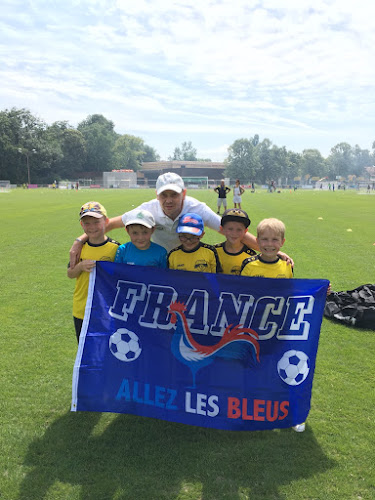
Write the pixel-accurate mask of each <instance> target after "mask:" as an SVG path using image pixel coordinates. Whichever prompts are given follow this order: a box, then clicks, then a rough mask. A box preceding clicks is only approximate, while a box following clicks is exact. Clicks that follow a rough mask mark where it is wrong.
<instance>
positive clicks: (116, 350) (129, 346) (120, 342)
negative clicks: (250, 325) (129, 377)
mask: <svg viewBox="0 0 375 500" xmlns="http://www.w3.org/2000/svg"><path fill="white" fill-rule="evenodd" d="M109 349H110V351H111V353H112V354H113V355H114V356H115V358H117V359H119V360H120V361H126V362H128V361H129V362H130V361H134V360H135V359H137V358H138V356H139V355H140V354H141V351H142V348H141V344H140V342H139V338H138V336H137V335H136V334H135V333H134V332H131V331H129V330H127V329H126V328H119V329H118V330H117V331H116V332H115V333H113V334H112V335H111V336H110V337H109Z"/></svg>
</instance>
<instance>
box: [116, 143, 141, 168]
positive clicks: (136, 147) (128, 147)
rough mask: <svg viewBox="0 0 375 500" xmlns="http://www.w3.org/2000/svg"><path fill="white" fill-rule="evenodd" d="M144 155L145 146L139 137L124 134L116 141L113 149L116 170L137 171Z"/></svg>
mask: <svg viewBox="0 0 375 500" xmlns="http://www.w3.org/2000/svg"><path fill="white" fill-rule="evenodd" d="M144 155H145V144H144V142H143V139H141V138H140V137H136V136H134V135H128V134H124V135H121V136H120V137H118V138H117V139H116V142H115V145H114V147H113V156H114V160H115V165H116V168H126V169H130V170H134V171H137V170H139V168H140V167H141V163H142V158H143V157H144Z"/></svg>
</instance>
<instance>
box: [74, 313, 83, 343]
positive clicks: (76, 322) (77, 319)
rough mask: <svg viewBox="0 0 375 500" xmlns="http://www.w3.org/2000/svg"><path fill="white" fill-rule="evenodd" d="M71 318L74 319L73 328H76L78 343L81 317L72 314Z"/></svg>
mask: <svg viewBox="0 0 375 500" xmlns="http://www.w3.org/2000/svg"><path fill="white" fill-rule="evenodd" d="M73 320H74V328H75V330H76V337H77V342H78V343H79V336H80V334H81V329H82V324H83V319H80V318H76V317H75V316H73Z"/></svg>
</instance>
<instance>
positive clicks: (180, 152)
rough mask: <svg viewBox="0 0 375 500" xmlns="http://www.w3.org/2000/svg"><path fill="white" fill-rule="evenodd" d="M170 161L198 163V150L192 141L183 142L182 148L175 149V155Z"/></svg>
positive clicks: (170, 157) (169, 158)
mask: <svg viewBox="0 0 375 500" xmlns="http://www.w3.org/2000/svg"><path fill="white" fill-rule="evenodd" d="M168 160H170V161H172V160H180V161H197V150H196V149H195V148H194V147H193V145H192V143H191V141H189V142H183V143H182V145H181V148H179V147H176V148H174V151H173V155H172V156H169V157H168Z"/></svg>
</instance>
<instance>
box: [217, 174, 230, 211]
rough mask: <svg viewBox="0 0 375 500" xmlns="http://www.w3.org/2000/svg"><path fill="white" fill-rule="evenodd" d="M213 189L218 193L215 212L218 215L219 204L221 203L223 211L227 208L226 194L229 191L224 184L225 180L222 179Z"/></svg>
mask: <svg viewBox="0 0 375 500" xmlns="http://www.w3.org/2000/svg"><path fill="white" fill-rule="evenodd" d="M214 191H215V193H217V194H218V198H217V213H218V214H219V215H220V207H221V205H223V207H224V211H225V210H226V209H227V194H228V193H229V192H230V188H229V187H228V186H226V185H225V181H224V179H222V180H221V181H220V184H219V185H218V186H216V187H215V188H214Z"/></svg>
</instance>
